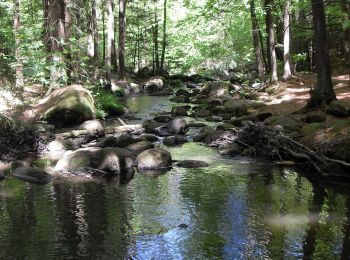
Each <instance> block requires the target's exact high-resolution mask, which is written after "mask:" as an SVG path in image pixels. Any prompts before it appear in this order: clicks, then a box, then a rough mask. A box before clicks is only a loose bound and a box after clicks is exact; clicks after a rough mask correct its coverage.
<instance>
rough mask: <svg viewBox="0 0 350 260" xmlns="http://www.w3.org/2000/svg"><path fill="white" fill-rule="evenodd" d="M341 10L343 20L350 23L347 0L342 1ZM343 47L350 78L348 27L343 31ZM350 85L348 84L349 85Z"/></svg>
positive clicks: (349, 34)
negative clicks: (342, 11)
mask: <svg viewBox="0 0 350 260" xmlns="http://www.w3.org/2000/svg"><path fill="white" fill-rule="evenodd" d="M342 1H343V3H342V5H343V10H344V14H345V15H344V20H345V21H350V2H349V0H342ZM344 47H345V53H346V57H347V62H346V66H347V68H348V73H349V77H350V26H347V27H346V28H345V31H344ZM349 84H350V83H349Z"/></svg>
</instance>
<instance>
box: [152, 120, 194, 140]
mask: <svg viewBox="0 0 350 260" xmlns="http://www.w3.org/2000/svg"><path fill="white" fill-rule="evenodd" d="M188 130H189V126H188V125H187V122H186V120H184V119H181V118H175V119H173V120H171V121H170V122H168V123H166V124H165V125H162V126H160V127H157V128H156V129H155V134H156V135H159V136H170V135H183V134H186V133H187V132H188Z"/></svg>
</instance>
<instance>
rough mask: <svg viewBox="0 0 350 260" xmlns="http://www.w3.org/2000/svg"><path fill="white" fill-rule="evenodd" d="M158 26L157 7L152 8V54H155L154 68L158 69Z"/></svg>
mask: <svg viewBox="0 0 350 260" xmlns="http://www.w3.org/2000/svg"><path fill="white" fill-rule="evenodd" d="M158 35H159V26H158V17H157V9H155V10H154V29H153V43H154V55H155V63H156V64H155V65H156V70H157V71H158V70H159V44H158Z"/></svg>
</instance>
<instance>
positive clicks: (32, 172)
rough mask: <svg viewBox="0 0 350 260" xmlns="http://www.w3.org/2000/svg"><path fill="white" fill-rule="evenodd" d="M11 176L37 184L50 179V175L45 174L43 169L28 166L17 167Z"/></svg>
mask: <svg viewBox="0 0 350 260" xmlns="http://www.w3.org/2000/svg"><path fill="white" fill-rule="evenodd" d="M13 176H14V177H16V178H17V179H20V180H23V181H27V182H32V183H37V184H45V183H48V182H49V181H51V179H52V177H51V175H49V174H47V173H46V172H44V171H43V170H41V169H39V168H36V167H30V166H23V167H19V168H17V169H16V170H15V171H14V173H13Z"/></svg>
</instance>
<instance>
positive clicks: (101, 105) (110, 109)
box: [94, 89, 125, 118]
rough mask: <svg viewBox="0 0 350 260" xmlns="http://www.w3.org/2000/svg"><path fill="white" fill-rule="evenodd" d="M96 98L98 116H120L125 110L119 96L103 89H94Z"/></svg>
mask: <svg viewBox="0 0 350 260" xmlns="http://www.w3.org/2000/svg"><path fill="white" fill-rule="evenodd" d="M94 93H95V100H96V107H97V109H96V117H97V118H104V117H106V116H118V115H121V114H123V113H124V112H125V108H124V105H123V104H122V103H121V102H120V101H119V99H118V97H116V96H115V95H114V94H112V93H109V92H107V91H105V90H103V89H98V90H95V91H94Z"/></svg>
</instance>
